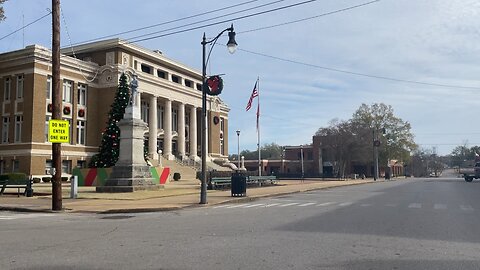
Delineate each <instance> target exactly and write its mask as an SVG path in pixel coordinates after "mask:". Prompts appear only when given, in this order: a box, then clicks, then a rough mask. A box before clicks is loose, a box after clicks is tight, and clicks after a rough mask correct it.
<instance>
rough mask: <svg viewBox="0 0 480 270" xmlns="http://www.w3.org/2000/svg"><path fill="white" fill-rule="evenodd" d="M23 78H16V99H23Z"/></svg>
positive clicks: (21, 76) (19, 76) (20, 76)
mask: <svg viewBox="0 0 480 270" xmlns="http://www.w3.org/2000/svg"><path fill="white" fill-rule="evenodd" d="M24 79H25V77H24V76H23V75H18V76H17V99H22V98H23V84H24V83H23V82H24Z"/></svg>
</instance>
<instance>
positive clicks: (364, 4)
mask: <svg viewBox="0 0 480 270" xmlns="http://www.w3.org/2000/svg"><path fill="white" fill-rule="evenodd" d="M380 1H381V0H374V1H370V2H366V3H363V4H359V5H355V6H350V7H346V8H342V9H337V10H334V11H330V12H327V13H322V14H319V15H316V16H312V17H308V18H303V19H298V20H294V21H290V22H285V23H279V24H274V25H271V26H266V27H260V28H256V29H251V30H246V31H241V32H237V34H245V33H250V32H255V31H260V30H265V29H270V28H274V27H279V26H284V25H288V24H294V23H299V22H303V21H308V20H312V19H317V18H320V17H324V16H328V15H332V14H335V13H340V12H344V11H348V10H350V9H355V8H359V7H363V6H366V5H370V4H373V3H375V2H380Z"/></svg>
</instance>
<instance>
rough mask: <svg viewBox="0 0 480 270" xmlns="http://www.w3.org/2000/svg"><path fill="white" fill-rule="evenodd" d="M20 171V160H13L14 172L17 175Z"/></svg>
mask: <svg viewBox="0 0 480 270" xmlns="http://www.w3.org/2000/svg"><path fill="white" fill-rule="evenodd" d="M19 171H20V161H19V160H18V159H14V160H12V172H14V173H16V172H19Z"/></svg>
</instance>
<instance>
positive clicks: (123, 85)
mask: <svg viewBox="0 0 480 270" xmlns="http://www.w3.org/2000/svg"><path fill="white" fill-rule="evenodd" d="M129 100H130V89H129V86H128V83H127V76H125V74H124V73H122V75H121V76H120V81H119V85H118V89H117V93H116V95H115V100H114V101H113V104H112V106H111V108H110V112H109V113H108V121H107V123H106V124H107V127H106V128H105V130H104V132H103V133H102V142H101V144H100V147H99V153H98V154H96V155H94V156H93V157H92V160H91V161H90V164H89V167H91V168H92V167H93V168H105V167H112V166H113V165H115V163H116V162H117V161H118V155H119V152H120V128H119V127H118V126H117V124H118V121H120V120H122V119H123V115H124V114H125V108H126V107H127V105H128V102H129Z"/></svg>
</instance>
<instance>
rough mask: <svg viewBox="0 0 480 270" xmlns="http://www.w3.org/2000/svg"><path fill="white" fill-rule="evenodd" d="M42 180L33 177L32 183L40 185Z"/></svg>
mask: <svg viewBox="0 0 480 270" xmlns="http://www.w3.org/2000/svg"><path fill="white" fill-rule="evenodd" d="M41 181H42V179H41V178H40V177H34V178H33V183H40V182H41Z"/></svg>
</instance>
